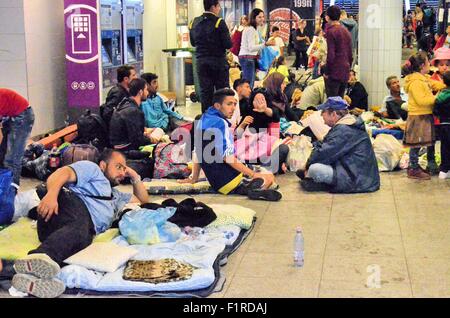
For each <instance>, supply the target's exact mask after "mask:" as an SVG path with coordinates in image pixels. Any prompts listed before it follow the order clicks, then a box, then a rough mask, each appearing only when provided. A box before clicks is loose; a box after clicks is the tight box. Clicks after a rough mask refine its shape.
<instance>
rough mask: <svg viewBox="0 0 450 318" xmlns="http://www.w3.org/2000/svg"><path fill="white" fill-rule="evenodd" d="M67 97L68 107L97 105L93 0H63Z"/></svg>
mask: <svg viewBox="0 0 450 318" xmlns="http://www.w3.org/2000/svg"><path fill="white" fill-rule="evenodd" d="M64 18H65V29H66V73H67V99H68V105H69V107H72V108H93V107H98V106H99V105H100V93H99V88H100V71H99V45H98V43H99V39H98V27H97V19H98V8H97V1H96V0H65V1H64Z"/></svg>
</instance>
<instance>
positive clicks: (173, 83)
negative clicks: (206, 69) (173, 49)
mask: <svg viewBox="0 0 450 318" xmlns="http://www.w3.org/2000/svg"><path fill="white" fill-rule="evenodd" d="M184 59H185V58H184V57H183V56H169V57H168V68H169V91H172V92H175V93H176V95H177V101H176V103H177V106H186V81H185V65H184Z"/></svg>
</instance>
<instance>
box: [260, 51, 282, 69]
mask: <svg viewBox="0 0 450 318" xmlns="http://www.w3.org/2000/svg"><path fill="white" fill-rule="evenodd" d="M277 56H278V52H277V51H275V49H274V48H271V47H270V46H265V47H264V48H263V49H262V50H261V53H260V54H259V57H258V69H260V70H261V71H264V72H267V71H268V70H269V68H270V66H271V65H272V63H273V61H274V60H275V59H276V58H277Z"/></svg>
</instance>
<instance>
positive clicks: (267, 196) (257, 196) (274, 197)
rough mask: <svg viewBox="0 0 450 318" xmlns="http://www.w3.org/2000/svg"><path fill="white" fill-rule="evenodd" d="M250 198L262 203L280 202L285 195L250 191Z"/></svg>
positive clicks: (265, 191) (270, 191)
mask: <svg viewBox="0 0 450 318" xmlns="http://www.w3.org/2000/svg"><path fill="white" fill-rule="evenodd" d="M247 196H248V198H249V199H251V200H262V201H272V202H277V201H280V200H281V198H282V197H283V195H282V194H281V193H280V192H278V191H276V190H271V189H269V190H250V191H249V192H248V195H247Z"/></svg>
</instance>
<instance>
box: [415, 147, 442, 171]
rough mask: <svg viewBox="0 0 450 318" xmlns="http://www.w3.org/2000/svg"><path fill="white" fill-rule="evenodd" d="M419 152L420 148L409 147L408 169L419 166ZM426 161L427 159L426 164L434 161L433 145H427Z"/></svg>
mask: <svg viewBox="0 0 450 318" xmlns="http://www.w3.org/2000/svg"><path fill="white" fill-rule="evenodd" d="M419 152H420V148H411V149H410V150H409V168H410V169H417V168H419ZM427 161H428V164H430V163H432V164H433V163H436V161H435V152H434V145H433V146H430V147H427Z"/></svg>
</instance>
